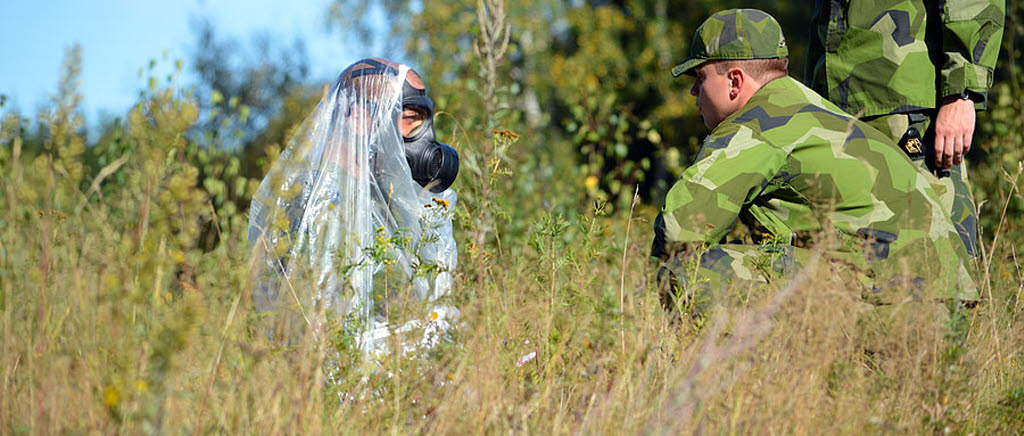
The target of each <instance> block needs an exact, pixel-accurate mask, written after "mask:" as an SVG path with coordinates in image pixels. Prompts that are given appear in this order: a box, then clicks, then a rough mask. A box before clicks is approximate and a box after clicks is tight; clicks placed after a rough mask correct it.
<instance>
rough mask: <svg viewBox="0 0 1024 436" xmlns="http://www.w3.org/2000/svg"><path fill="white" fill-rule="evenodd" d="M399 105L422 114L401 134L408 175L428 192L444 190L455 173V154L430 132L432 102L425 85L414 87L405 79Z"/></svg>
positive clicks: (432, 131) (432, 112)
mask: <svg viewBox="0 0 1024 436" xmlns="http://www.w3.org/2000/svg"><path fill="white" fill-rule="evenodd" d="M402 108H403V109H405V108H411V109H414V110H417V111H420V112H422V113H424V114H425V116H424V118H423V123H422V124H420V125H419V126H418V127H416V129H415V130H413V131H412V132H411V133H410V134H409V136H403V137H402V139H403V140H404V141H405V158H406V160H408V161H409V169H411V170H412V178H413V180H415V181H416V183H419V184H420V186H423V187H424V188H430V191H431V192H444V190H445V189H448V187H449V186H451V185H452V182H454V181H455V176H457V175H458V174H459V153H458V152H456V151H455V149H454V148H451V147H450V146H448V144H445V143H443V142H439V141H438V140H437V136H435V134H434V102H433V101H431V100H430V97H427V90H426V88H416V87H414V86H413V85H412V84H410V83H409V81H408V80H406V81H405V82H404V83H403V85H402Z"/></svg>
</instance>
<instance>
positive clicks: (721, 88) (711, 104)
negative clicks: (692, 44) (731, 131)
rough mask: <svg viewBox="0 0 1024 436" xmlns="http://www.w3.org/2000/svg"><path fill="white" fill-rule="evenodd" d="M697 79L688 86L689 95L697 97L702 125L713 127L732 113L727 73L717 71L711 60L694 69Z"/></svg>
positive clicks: (729, 83)
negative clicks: (702, 119)
mask: <svg viewBox="0 0 1024 436" xmlns="http://www.w3.org/2000/svg"><path fill="white" fill-rule="evenodd" d="M694 72H695V73H696V75H697V79H696V80H695V81H694V82H693V86H692V87H690V95H693V96H694V97H697V111H698V112H700V115H701V117H703V118H704V125H705V126H707V128H708V129H714V128H715V127H717V126H718V124H719V123H721V122H722V120H724V119H725V117H727V116H729V115H730V114H732V112H733V109H732V106H733V105H732V103H733V101H732V100H733V99H732V98H731V94H730V93H731V92H732V89H731V85H732V83H731V81H730V80H729V78H728V77H727V73H728V72H726V73H719V72H718V70H717V69H716V68H715V66H714V65H712V63H711V62H709V63H706V64H704V65H701V66H700V67H697V68H695V69H694Z"/></svg>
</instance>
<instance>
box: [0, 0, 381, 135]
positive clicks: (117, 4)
mask: <svg viewBox="0 0 1024 436" xmlns="http://www.w3.org/2000/svg"><path fill="white" fill-rule="evenodd" d="M329 4H330V0H290V1H288V0H163V1H144V0H77V1H76V0H0V17H3V18H2V21H3V24H2V25H0V59H2V65H3V66H2V67H0V94H3V95H6V96H7V104H6V106H5V107H4V108H3V109H0V112H2V111H6V110H9V109H11V108H13V107H17V108H18V109H20V110H21V112H22V114H23V116H31V114H34V113H35V111H36V109H37V108H39V107H40V105H43V104H45V103H46V102H47V101H48V99H49V98H50V96H51V95H53V94H54V93H56V90H57V83H58V80H59V78H60V66H61V62H62V60H63V58H64V52H65V49H66V48H67V47H70V46H71V45H72V44H73V43H75V42H78V43H79V44H81V46H82V74H81V91H82V94H83V95H84V101H83V105H84V115H85V116H86V121H87V123H88V124H89V125H94V123H96V122H97V121H99V116H100V114H101V113H107V114H111V115H122V114H123V113H125V112H126V111H127V109H128V108H129V107H130V105H131V104H132V103H133V102H134V101H135V98H136V96H137V95H138V90H139V89H141V88H143V87H144V82H143V80H144V79H141V78H139V76H138V71H139V68H142V67H145V66H146V65H148V63H149V61H150V60H151V59H155V60H156V61H157V65H158V66H157V68H158V69H159V68H161V67H163V68H165V71H166V72H170V71H171V69H172V68H173V63H174V60H176V59H181V60H183V61H185V62H186V66H185V69H186V71H187V70H188V69H189V66H188V58H189V53H190V51H191V49H192V47H193V46H194V45H195V36H194V35H193V32H192V29H191V27H190V25H189V23H190V18H191V17H205V18H207V19H209V20H210V21H211V22H212V23H213V25H214V30H215V32H216V33H217V35H218V37H219V38H221V39H223V38H225V37H232V38H235V39H237V40H239V42H240V43H241V44H242V47H243V48H245V49H248V48H249V47H250V45H249V41H250V37H251V36H252V35H253V33H254V32H268V33H269V34H270V35H271V36H272V37H273V38H274V39H275V40H277V42H279V43H280V44H281V45H282V46H288V45H290V44H291V42H292V41H294V39H295V38H296V37H301V38H302V39H303V40H304V41H305V43H306V49H307V51H308V54H309V59H310V67H311V73H312V77H311V78H313V79H315V80H325V81H326V80H330V79H331V78H333V76H334V75H336V74H337V73H338V71H340V69H341V68H344V67H345V66H346V65H348V63H350V62H351V61H354V60H356V56H365V55H367V54H368V53H365V50H366V49H365V48H364V49H362V50H359V49H354V48H353V47H352V44H345V43H344V41H345V38H344V37H343V36H342V35H341V32H340V31H338V30H337V29H335V30H334V31H333V32H329V31H328V30H327V27H326V23H325V17H326V13H327V8H328V5H329ZM165 56H166V58H167V59H168V60H164V57H165ZM163 75H166V74H163ZM157 77H162V76H157ZM182 80H184V81H186V82H187V81H191V80H192V78H191V76H187V77H183V78H182Z"/></svg>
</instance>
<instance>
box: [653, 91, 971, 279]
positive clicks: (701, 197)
mask: <svg viewBox="0 0 1024 436" xmlns="http://www.w3.org/2000/svg"><path fill="white" fill-rule="evenodd" d="M930 180H931V179H930V178H929V176H928V175H927V174H925V173H923V172H920V171H918V170H917V167H916V166H915V165H914V164H913V163H912V162H911V161H910V159H908V158H907V156H906V155H905V154H904V153H903V152H902V151H900V149H899V148H897V147H896V146H895V145H894V144H893V143H892V142H891V140H890V139H888V138H887V137H886V136H885V135H884V134H882V133H881V132H879V131H877V130H875V129H873V128H871V127H869V126H868V125H867V124H864V123H863V122H861V121H859V120H857V119H855V118H852V117H851V116H850V115H849V114H847V113H845V112H843V111H841V110H840V109H839V108H838V107H836V106H835V105H833V104H831V103H829V102H828V101H826V100H824V99H823V98H822V97H821V96H820V95H818V94H817V93H815V92H814V91H812V90H810V89H809V88H807V87H805V86H804V85H802V84H800V83H799V82H797V81H796V80H794V79H792V78H790V77H784V78H780V79H776V80H773V81H771V82H769V83H767V84H766V85H765V86H764V87H762V88H761V89H760V90H759V91H758V92H757V93H755V94H754V95H753V96H752V97H751V99H750V100H749V101H748V102H747V103H746V104H745V105H744V106H743V107H742V108H740V109H739V110H738V111H736V112H735V113H733V114H732V115H730V116H729V117H727V118H726V119H725V120H723V121H722V123H721V124H719V125H718V127H716V128H715V129H714V130H713V131H712V132H711V134H710V135H708V137H707V138H706V139H705V140H704V143H703V145H702V147H701V150H700V152H699V153H698V155H697V158H696V160H695V162H694V164H693V165H692V166H690V167H689V168H687V169H686V170H685V171H684V172H683V175H682V177H681V178H680V179H679V180H678V181H677V182H676V183H675V184H674V185H673V186H672V188H671V189H670V190H669V192H668V194H667V196H666V199H665V206H664V209H663V210H662V212H661V213H660V214H659V215H658V218H657V220H656V222H655V240H654V245H653V247H652V255H654V256H657V257H661V258H663V259H668V258H669V257H672V256H677V255H679V254H681V253H682V254H684V255H685V252H687V251H690V252H692V250H693V247H694V246H697V245H702V244H714V243H717V242H718V241H719V240H720V239H722V238H723V237H724V236H726V235H727V233H729V231H730V229H731V228H732V227H733V226H734V225H735V224H736V222H737V221H741V222H743V223H744V224H746V225H747V226H748V227H750V228H752V229H754V232H753V233H754V234H755V235H765V236H768V237H770V238H771V240H772V241H775V242H776V243H779V244H796V245H797V246H809V245H810V244H815V243H821V244H824V243H825V242H813V241H815V240H818V238H819V237H820V236H821V235H822V234H826V236H832V237H833V238H831V239H832V240H831V241H829V242H828V243H829V244H832V245H830V246H827V247H826V249H827V250H829V251H838V252H847V253H856V254H863V258H864V261H865V262H867V264H868V267H869V268H875V269H878V274H877V275H876V276H875V281H876V283H877V282H878V280H879V279H883V280H887V279H885V277H884V276H885V275H886V274H888V275H890V276H891V275H893V274H897V273H898V271H900V270H901V269H905V267H907V266H910V267H912V269H913V270H914V271H915V273H916V274H917V275H920V276H921V277H924V278H925V280H926V281H927V282H928V283H929V285H930V286H931V287H932V288H933V289H934V290H937V291H953V290H954V289H953V288H955V287H957V280H963V277H969V275H966V274H967V273H966V269H964V267H963V264H962V260H963V259H965V258H966V252H965V251H964V247H963V244H961V243H960V241H959V239H957V234H956V231H955V230H954V228H953V225H952V223H951V221H950V218H949V215H948V214H947V213H946V212H944V209H943V208H942V206H941V205H940V202H939V197H938V195H937V194H936V193H935V191H934V189H933V188H932V186H931V182H930ZM830 229H831V230H833V231H831V232H830V231H829V230H830ZM883 270H888V272H887V273H886V272H884V271H883ZM967 281H969V278H968V279H967ZM961 284H963V282H961ZM970 287H971V288H972V291H973V284H971V285H970ZM960 288H961V289H960V291H961V295H964V294H963V289H962V286H961V287H960ZM968 294H969V292H968ZM943 295H947V296H948V295H949V294H948V292H943Z"/></svg>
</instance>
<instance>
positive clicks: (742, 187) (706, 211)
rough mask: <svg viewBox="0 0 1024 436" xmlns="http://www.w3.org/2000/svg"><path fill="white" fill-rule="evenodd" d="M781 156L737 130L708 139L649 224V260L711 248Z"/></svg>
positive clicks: (761, 187) (765, 181) (772, 173)
mask: <svg viewBox="0 0 1024 436" xmlns="http://www.w3.org/2000/svg"><path fill="white" fill-rule="evenodd" d="M786 155H787V154H786V152H785V151H783V150H780V149H779V148H777V147H774V146H771V145H769V144H766V143H764V142H762V141H760V140H757V139H755V138H751V132H750V130H749V129H746V128H745V127H741V128H740V130H739V132H737V133H734V134H730V135H728V136H725V137H721V136H719V137H717V139H716V138H715V137H713V136H709V137H708V140H705V142H704V145H703V146H702V148H701V151H700V153H699V154H698V156H697V160H696V161H695V162H694V164H693V165H691V166H690V167H689V168H687V169H686V171H684V172H683V175H682V177H680V178H679V180H678V181H677V182H676V183H675V184H674V185H672V188H671V189H669V192H668V195H667V196H666V198H665V208H664V209H663V210H662V212H661V214H660V215H659V217H658V219H657V221H656V222H655V244H654V247H652V254H653V255H654V256H658V257H666V256H670V255H673V254H675V252H677V251H679V250H680V249H681V248H682V247H687V246H689V245H691V244H692V243H708V244H711V243H715V242H717V241H718V240H719V239H721V238H722V236H724V235H725V234H726V233H728V231H729V229H731V228H732V226H733V224H734V223H735V222H736V219H737V218H738V217H739V215H740V212H741V210H742V208H743V206H744V204H747V203H750V202H752V201H753V200H754V199H755V198H757V196H758V195H759V194H761V193H762V192H763V191H764V190H765V188H766V187H767V186H768V181H769V180H771V179H772V178H773V177H774V176H775V175H777V174H778V173H779V171H780V170H781V169H782V167H783V165H784V164H785V162H786Z"/></svg>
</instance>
